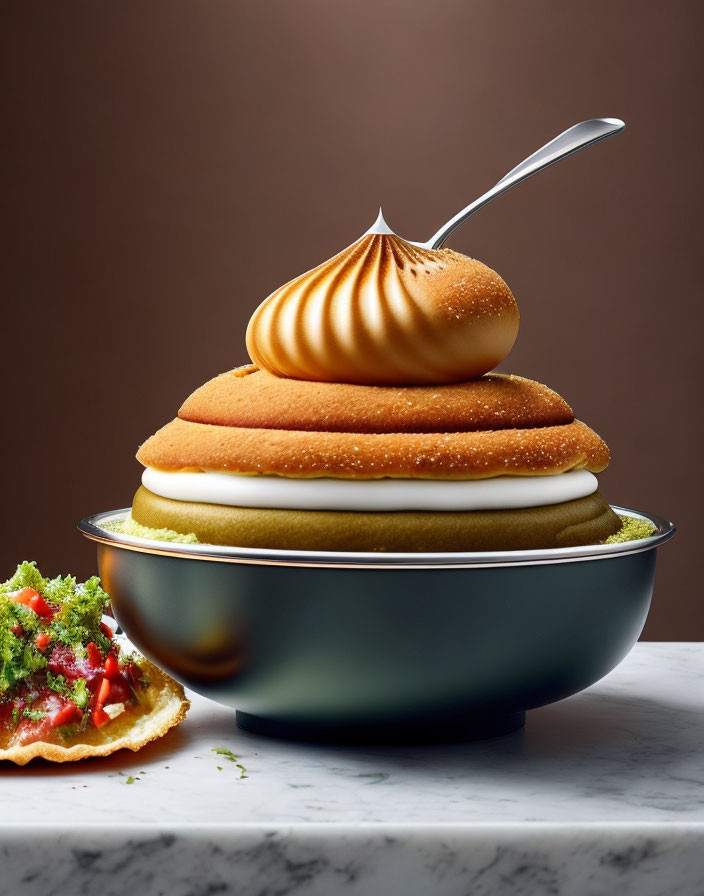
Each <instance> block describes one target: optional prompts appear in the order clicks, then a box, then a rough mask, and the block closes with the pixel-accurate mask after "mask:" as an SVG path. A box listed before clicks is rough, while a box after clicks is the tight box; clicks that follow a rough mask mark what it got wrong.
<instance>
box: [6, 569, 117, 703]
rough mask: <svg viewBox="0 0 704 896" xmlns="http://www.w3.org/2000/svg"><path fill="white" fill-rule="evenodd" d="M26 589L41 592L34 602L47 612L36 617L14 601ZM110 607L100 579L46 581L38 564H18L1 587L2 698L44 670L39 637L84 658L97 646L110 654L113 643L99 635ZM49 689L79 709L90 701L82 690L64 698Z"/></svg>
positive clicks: (33, 612) (58, 691)
mask: <svg viewBox="0 0 704 896" xmlns="http://www.w3.org/2000/svg"><path fill="white" fill-rule="evenodd" d="M24 588H29V589H33V590H34V591H35V592H37V594H36V595H35V598H36V600H37V601H40V604H39V605H40V607H43V608H44V609H40V610H38V611H37V612H35V610H34V609H32V608H31V607H30V606H27V605H26V603H23V602H21V601H19V602H18V601H17V600H15V599H14V598H15V597H16V594H17V592H21V591H22V589H24ZM37 595H38V596H37ZM108 602H109V597H108V595H107V594H106V593H105V592H104V591H103V589H102V588H101V587H100V579H98V577H97V576H93V577H92V578H91V579H88V581H87V582H85V583H83V584H79V583H78V582H76V579H75V578H74V577H73V576H57V577H56V578H55V579H46V578H44V576H42V574H41V573H40V572H39V570H38V569H37V566H36V563H20V565H19V566H18V567H17V570H16V572H15V574H14V575H13V576H12V577H11V578H9V579H8V580H7V581H6V582H3V583H2V584H0V695H1V694H3V693H5V692H7V691H9V690H10V689H11V688H12V687H13V686H14V685H15V684H16V683H17V682H18V681H21V680H22V679H24V678H27V677H28V676H30V675H32V674H33V673H34V672H38V671H39V670H41V669H45V668H46V666H47V663H48V661H49V653H48V652H44V651H42V650H40V649H39V646H38V645H37V643H36V640H37V635H40V634H41V635H42V636H45V635H48V636H49V638H50V641H48V642H47V643H57V642H60V643H63V644H66V645H67V646H69V647H71V648H73V650H74V651H75V652H76V653H77V654H78V655H84V653H85V645H86V644H88V643H89V642H90V641H93V642H95V643H96V644H97V646H98V647H99V648H100V649H101V650H102V652H103V654H106V653H107V651H108V650H109V649H110V639H109V638H108V637H107V636H106V635H105V634H104V633H103V632H101V630H100V622H101V618H102V615H103V612H104V610H105V608H106V606H107V604H108ZM40 614H42V615H40ZM18 632H19V634H18ZM41 640H45V639H44V638H42V639H41ZM40 642H41V641H40ZM57 678H58V676H57ZM55 683H57V682H56V679H55ZM57 684H58V683H57ZM64 684H65V683H64ZM49 687H51V688H52V690H56V692H57V693H62V694H64V696H68V697H70V699H72V700H73V701H74V703H76V704H77V705H78V706H79V707H83V706H85V705H86V703H87V699H88V697H87V695H86V694H85V693H84V692H82V691H81V690H80V689H75V690H73V689H72V690H71V693H64V691H62V690H57V688H56V687H53V686H52V685H49ZM58 687H60V684H58ZM67 687H68V686H67Z"/></svg>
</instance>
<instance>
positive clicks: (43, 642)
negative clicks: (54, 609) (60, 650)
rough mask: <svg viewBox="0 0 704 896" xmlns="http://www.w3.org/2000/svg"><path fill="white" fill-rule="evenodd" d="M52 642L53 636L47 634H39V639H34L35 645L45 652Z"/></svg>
mask: <svg viewBox="0 0 704 896" xmlns="http://www.w3.org/2000/svg"><path fill="white" fill-rule="evenodd" d="M50 642H51V636H50V635H49V634H48V633H47V632H39V634H38V635H37V637H36V638H35V639H34V643H35V644H36V645H37V647H38V648H39V649H40V650H41V651H42V652H44V651H45V650H46V649H47V647H48V646H49V644H50Z"/></svg>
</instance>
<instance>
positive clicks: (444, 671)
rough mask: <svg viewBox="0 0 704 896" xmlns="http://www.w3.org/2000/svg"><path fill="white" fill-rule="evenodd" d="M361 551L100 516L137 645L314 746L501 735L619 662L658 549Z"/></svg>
mask: <svg viewBox="0 0 704 896" xmlns="http://www.w3.org/2000/svg"><path fill="white" fill-rule="evenodd" d="M614 510H616V511H617V512H618V513H622V514H626V515H630V516H636V517H642V518H644V519H647V520H650V521H652V522H653V523H654V525H655V526H656V533H655V534H654V535H652V536H651V537H649V538H644V539H641V540H639V541H631V542H626V543H621V544H610V545H592V546H586V547H572V548H558V549H553V550H538V551H505V552H491V553H485V554H480V553H465V554H463V553H452V554H450V553H445V554H352V553H331V552H314V551H275V550H264V549H255V548H247V549H244V548H228V547H221V546H214V545H203V544H185V545H183V544H170V543H165V542H157V541H150V540H148V539H143V538H139V537H136V536H127V535H123V534H118V533H115V532H111V531H107V530H106V529H104V528H102V526H103V524H105V523H107V522H111V521H114V520H115V519H116V518H118V517H119V516H121V515H126V514H128V513H129V511H128V510H121V511H112V512H108V513H101V514H97V515H95V516H92V517H89V518H88V519H85V520H83V521H82V522H81V523H80V524H79V529H80V530H81V532H83V534H84V535H86V536H87V537H88V538H90V539H92V540H93V541H95V542H96V543H97V548H98V565H99V570H100V575H101V577H102V579H103V584H104V587H105V588H106V589H107V591H108V592H109V593H110V594H111V595H112V599H113V609H114V612H115V615H116V617H117V619H118V621H119V622H120V624H121V625H122V627H123V628H124V630H125V631H126V633H127V635H128V636H129V637H130V639H131V640H132V641H133V642H134V643H135V645H136V646H137V647H138V648H139V649H140V650H141V651H142V652H143V653H144V654H145V655H146V656H147V657H148V658H149V659H151V660H153V661H154V662H156V663H157V664H159V665H160V666H162V667H163V668H164V669H166V670H167V671H168V672H169V673H170V674H171V675H173V676H174V678H176V679H178V680H179V681H181V682H183V684H184V685H186V686H187V687H189V688H191V689H193V690H194V691H196V692H198V693H200V694H203V695H204V696H206V697H209V698H211V699H213V700H216V701H218V702H220V703H223V704H225V705H227V706H232V707H235V708H236V709H237V710H238V714H237V718H238V723H239V724H240V725H241V726H242V727H245V728H249V729H251V730H256V731H259V732H263V733H268V734H274V735H281V736H290V737H297V738H304V739H312V740H340V741H349V740H379V741H382V740H383V741H388V740H396V741H404V742H405V741H422V740H446V739H456V738H465V737H484V736H491V735H496V734H501V733H506V732H508V731H511V730H514V729H515V728H518V727H520V726H521V725H522V724H523V721H524V714H525V711H526V710H528V709H532V708H534V707H537V706H542V705H544V704H546V703H552V702H554V701H556V700H561V699H562V698H563V697H568V696H569V695H570V694H574V693H577V692H578V691H580V690H582V689H583V688H585V687H588V686H589V685H590V684H593V683H594V682H595V681H597V680H598V679H600V678H602V677H603V676H604V675H606V674H607V673H608V672H610V671H611V670H612V669H613V668H614V667H615V666H616V665H617V664H618V663H619V662H620V661H621V660H622V659H623V658H624V657H625V656H626V654H627V653H628V652H629V651H630V649H631V647H632V646H633V644H634V643H635V642H636V641H637V639H638V636H639V634H640V632H641V631H642V629H643V625H644V623H645V618H646V615H647V612H648V607H649V605H650V599H651V596H652V591H653V582H654V577H655V558H656V550H657V548H658V547H659V545H661V544H663V543H664V542H665V541H667V540H668V539H669V538H671V537H672V535H673V534H674V531H675V529H674V526H673V525H672V524H671V523H668V522H666V521H665V520H662V519H660V518H658V517H656V516H652V515H650V514H642V513H637V512H635V511H630V510H625V509H623V508H620V507H615V508H614Z"/></svg>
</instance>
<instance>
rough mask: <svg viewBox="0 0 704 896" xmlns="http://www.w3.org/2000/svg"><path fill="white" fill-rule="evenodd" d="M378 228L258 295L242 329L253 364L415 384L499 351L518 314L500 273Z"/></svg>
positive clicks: (459, 371) (467, 369) (465, 369)
mask: <svg viewBox="0 0 704 896" xmlns="http://www.w3.org/2000/svg"><path fill="white" fill-rule="evenodd" d="M382 230H383V232H369V233H367V234H365V235H364V236H362V237H361V238H360V239H358V240H357V241H356V242H355V243H353V244H352V245H351V246H349V247H348V248H347V249H344V250H343V251H342V252H340V253H339V254H338V255H336V256H335V257H334V258H331V259H330V260H329V261H326V262H324V263H323V264H321V265H319V266H318V267H317V268H314V269H313V270H311V271H308V272H307V273H305V274H302V275H301V276H300V277H296V278H295V279H294V280H291V281H290V282H289V283H286V284H285V285H284V286H282V287H280V288H279V289H277V290H276V291H275V292H273V293H272V294H271V295H270V296H269V297H268V298H267V299H265V300H264V302H262V304H261V305H260V306H259V307H258V308H257V310H256V311H255V312H254V314H253V315H252V318H251V320H250V322H249V326H248V328H247V349H248V351H249V354H250V357H251V358H252V361H253V362H254V363H255V364H256V365H258V366H259V367H260V368H264V369H265V370H268V371H269V372H270V373H273V374H275V375H276V376H280V377H292V378H294V379H302V380H317V381H319V382H339V383H360V384H367V385H368V384H375V385H395V384H399V385H401V384H403V385H410V384H421V385H422V384H434V383H452V382H463V381H465V380H471V379H475V378H476V377H479V376H481V375H482V374H484V373H487V372H488V371H489V370H492V369H493V368H494V367H496V365H497V364H499V363H500V362H501V361H502V360H503V359H504V358H505V357H506V355H507V354H508V352H509V351H510V350H511V347H512V346H513V343H514V341H515V339H516V336H517V334H518V323H519V313H518V306H517V304H516V301H515V299H514V297H513V295H512V294H511V291H510V289H509V288H508V286H507V285H506V283H504V281H503V280H502V279H501V277H499V275H498V274H497V273H495V272H494V271H492V270H491V268H488V267H487V266H486V265H484V264H482V263H481V262H479V261H475V260H474V259H472V258H468V257H467V256H466V255H461V254H460V253H459V252H454V251H452V250H451V249H426V248H421V247H419V246H416V245H414V244H413V243H410V242H407V241H406V240H403V239H401V238H400V237H398V236H396V235H395V234H394V233H391V232H387V230H386V229H385V228H383V229H382Z"/></svg>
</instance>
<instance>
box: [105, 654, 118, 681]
mask: <svg viewBox="0 0 704 896" xmlns="http://www.w3.org/2000/svg"><path fill="white" fill-rule="evenodd" d="M105 674H106V676H107V677H108V678H117V677H118V675H119V674H120V664H119V663H118V661H117V657H116V656H115V654H114V653H109V654H108V655H107V656H106V657H105Z"/></svg>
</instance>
